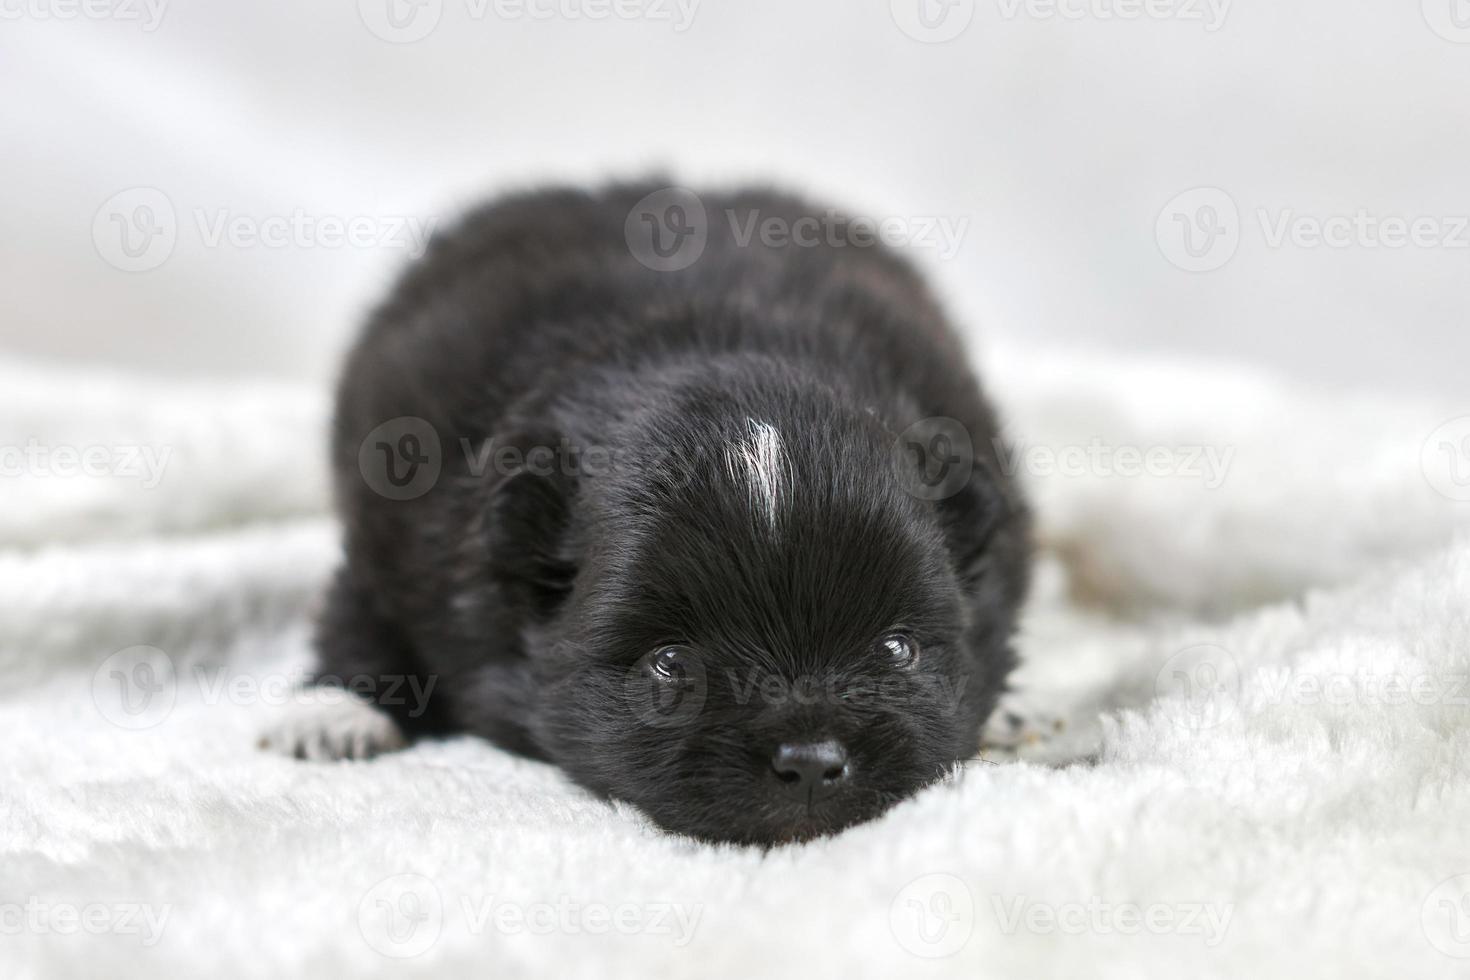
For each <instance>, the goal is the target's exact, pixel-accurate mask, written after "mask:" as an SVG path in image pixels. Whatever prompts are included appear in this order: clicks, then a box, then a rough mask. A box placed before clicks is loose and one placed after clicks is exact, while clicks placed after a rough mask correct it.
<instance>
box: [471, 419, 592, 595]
mask: <svg viewBox="0 0 1470 980" xmlns="http://www.w3.org/2000/svg"><path fill="white" fill-rule="evenodd" d="M494 446H495V448H496V451H497V455H496V457H495V459H496V460H497V462H496V466H497V472H498V473H499V478H498V480H497V481H496V482H495V483H494V485H493V488H492V490H491V495H490V501H489V510H488V513H487V515H486V534H485V542H484V543H485V547H486V548H487V549H488V552H489V561H490V571H491V575H492V576H493V577H494V578H495V580H496V582H497V583H498V584H499V585H500V586H501V588H503V589H504V590H505V591H506V593H507V595H508V596H509V597H511V598H513V599H515V600H517V601H518V602H520V603H523V604H524V605H525V607H526V608H527V609H528V610H529V611H530V612H531V614H532V615H533V616H534V617H535V618H537V619H544V618H546V617H547V616H550V615H551V614H552V613H554V612H555V611H556V608H557V607H558V606H559V605H560V604H561V602H562V600H564V599H565V598H566V596H567V594H568V593H569V592H570V591H571V588H572V578H573V577H574V576H575V575H576V573H577V566H576V562H575V560H574V558H573V550H572V548H571V543H570V542H569V541H568V540H567V535H568V529H569V527H570V524H571V498H572V495H573V494H574V493H575V491H576V477H575V475H574V474H575V472H576V469H575V465H576V463H575V461H574V460H569V459H567V458H565V455H566V452H565V448H564V445H563V443H562V442H561V440H559V439H557V438H555V437H548V436H547V435H546V434H544V433H543V434H541V435H539V436H538V435H536V434H532V433H516V434H514V435H511V436H508V437H499V438H497V439H496V440H495V441H494Z"/></svg>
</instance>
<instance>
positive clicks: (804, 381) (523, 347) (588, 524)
mask: <svg viewBox="0 0 1470 980" xmlns="http://www.w3.org/2000/svg"><path fill="white" fill-rule="evenodd" d="M773 229H774V233H773V231H772V230H773ZM873 231H874V229H873V228H872V227H871V226H868V225H864V224H861V223H858V222H854V221H849V220H847V219H844V218H842V217H839V216H838V215H836V214H835V213H833V212H831V211H829V210H826V209H820V208H813V207H811V206H809V205H807V204H805V203H803V202H802V201H799V200H796V199H793V198H790V197H786V196H781V195H777V194H771V193H765V192H745V193H737V194H730V195H715V194H710V195H702V196H699V197H696V196H695V195H693V194H692V193H690V192H687V191H678V190H663V191H660V190H658V189H657V188H656V187H653V186H616V187H612V188H608V189H606V190H603V191H600V192H597V193H584V192H579V191H574V190H557V191H550V192H544V193H537V194H530V195H525V196H517V197H512V198H508V199H504V200H501V201H499V202H496V203H493V204H491V205H489V206H487V207H484V208H482V209H480V210H478V211H475V212H474V213H472V214H470V215H469V216H468V217H466V218H465V219H464V220H463V221H462V222H461V223H460V225H459V226H458V227H457V228H455V229H454V230H453V231H452V232H450V233H448V234H443V235H440V236H439V237H437V238H436V239H435V240H434V241H433V243H432V244H431V246H430V248H429V251H428V252H427V254H426V255H425V257H424V258H423V259H422V261H420V262H419V263H418V264H417V265H416V266H414V267H413V268H411V269H410V270H409V271H408V272H407V274H406V275H405V276H404V277H403V279H402V281H401V282H400V283H399V284H398V286H397V288H396V289H395V290H394V292H393V293H392V295H391V296H390V297H389V299H388V301H387V302H386V303H384V304H383V305H382V306H381V307H380V308H379V309H378V310H377V311H376V313H375V314H374V315H373V317H372V318H371V320H370V322H369V323H368V325H367V329H366V331H365V332H364V334H363V336H362V337H361V339H360V340H359V342H358V343H357V345H356V348H355V349H354V350H353V352H352V354H351V356H350V358H349V360H348V363H347V368H346V372H345V375H344V376H343V379H342V383H341V387H340V390H339V392H338V403H337V415H336V423H335V428H334V432H333V440H332V462H333V468H334V473H335V481H336V493H337V503H338V506H339V508H340V511H341V515H342V519H343V522H344V524H345V530H346V542H345V544H346V562H345V564H344V566H343V567H342V569H341V571H340V573H339V574H338V576H337V579H336V581H335V582H334V583H333V585H332V589H331V593H330V596H329V599H328V606H327V609H326V612H325V615H324V617H323V619H322V622H321V627H320V636H319V647H320V657H321V659H320V682H321V683H322V684H326V685H340V686H349V687H351V688H352V689H353V690H354V691H356V692H357V693H358V694H359V695H361V699H360V700H358V701H357V702H356V704H357V707H356V708H355V709H353V710H355V711H356V712H357V715H356V716H355V717H350V716H347V715H344V716H343V719H345V720H342V719H339V720H338V721H333V722H330V723H327V724H324V725H320V726H318V727H315V728H312V729H310V730H307V731H298V732H295V733H294V734H291V735H289V736H288V737H287V738H286V739H285V740H284V741H285V744H284V746H283V747H284V748H286V749H287V750H288V751H294V752H296V753H297V754H298V755H301V756H306V757H321V756H325V757H345V756H356V757H362V756H365V755H370V754H372V753H374V752H378V751H383V750H384V749H387V748H393V747H396V746H397V745H399V744H401V743H402V741H403V733H406V734H407V735H408V736H410V737H411V736H414V735H418V734H437V733H452V732H470V733H474V734H477V735H481V736H484V737H485V738H488V739H491V740H492V741H494V742H496V743H497V744H499V745H502V746H504V747H506V748H508V749H511V750H513V751H516V752H519V753H523V754H525V755H528V756H532V757H535V758H539V759H545V760H548V761H550V762H552V763H555V764H556V765H558V766H560V767H561V768H562V769H563V770H565V771H566V772H567V773H568V774H569V775H570V776H571V777H572V778H573V779H575V780H577V781H578V782H579V783H581V784H583V785H585V786H587V787H588V788H590V789H592V790H594V791H597V792H599V793H603V794H607V795H610V796H613V797H617V798H620V799H623V800H627V801H630V802H632V803H634V804H636V805H637V806H639V807H641V808H642V809H643V810H644V811H646V812H647V813H648V814H649V815H650V816H652V817H653V818H654V819H655V820H656V821H658V822H659V823H660V824H662V825H663V826H664V827H666V828H668V829H670V830H674V831H679V832H683V833H687V834H692V835H694V836H697V837H701V838H705V839H709V840H730V841H740V842H750V843H761V844H769V843H773V842H779V841H785V840H795V839H803V838H807V837H810V836H813V835H816V834H821V833H829V832H832V831H835V830H838V829H840V828H842V827H845V826H847V825H850V824H852V823H854V822H857V821H860V820H864V819H868V818H871V817H873V816H875V815H876V814H878V813H880V812H882V811H883V810H884V809H885V808H887V807H888V806H890V805H891V804H893V803H894V802H895V801H898V800H900V799H903V798H904V797H906V796H908V795H910V794H912V793H913V792H915V791H916V790H917V789H919V788H920V787H922V786H924V785H926V784H928V783H930V782H932V781H934V780H936V779H938V778H940V777H942V776H943V775H944V774H945V773H947V772H948V771H950V770H951V769H952V768H953V767H954V766H955V765H956V764H957V762H959V761H961V760H964V759H965V758H966V757H968V756H970V755H972V754H973V753H974V752H975V751H976V748H977V741H978V737H979V731H980V728H981V725H982V723H983V722H984V721H985V719H986V717H987V716H988V715H989V714H990V712H991V710H992V709H993V707H994V706H995V702H996V699H997V696H998V695H999V694H1000V693H1001V692H1002V690H1003V689H1004V683H1005V678H1006V675H1007V673H1008V671H1009V670H1010V668H1011V666H1012V662H1013V654H1012V652H1011V649H1010V646H1009V641H1010V636H1011V633H1012V630H1013V625H1014V622H1015V617H1016V610H1017V605H1018V604H1019V602H1020V601H1021V599H1022V596H1023V593H1024V591H1025V585H1026V580H1027V563H1028V547H1027V545H1028V518H1027V512H1026V509H1025V507H1024V505H1023V503H1022V501H1021V499H1020V498H1019V496H1018V494H1017V491H1016V488H1015V487H1014V486H1013V485H1012V483H1011V482H1010V480H1009V479H1008V478H1007V477H1006V476H1005V474H1004V473H1003V472H1002V471H1001V468H1000V466H999V465H998V459H999V455H998V448H999V447H998V445H997V441H996V440H997V433H996V423H995V419H994V416H993V415H992V413H991V410H990V408H989V407H988V406H987V404H986V402H985V400H984V399H983V397H982V395H981V393H980V390H979V388H978V386H977V384H976V381H975V378H974V376H973V375H972V373H971V371H970V367H969V362H968V360H967V358H966V356H965V353H964V351H963V349H962V347H961V344H960V343H959V341H958V340H957V339H956V337H955V335H954V334H953V333H952V332H951V330H950V328H949V327H948V326H947V325H946V323H945V320H944V317H943V316H942V314H941V312H940V310H939V309H938V307H937V306H936V304H935V302H934V300H933V298H932V297H931V296H930V294H929V293H928V291H927V290H926V289H925V287H924V285H923V284H922V283H921V282H920V280H919V278H918V277H917V276H916V275H915V273H914V272H913V270H912V269H911V268H910V267H909V266H908V265H907V263H906V262H904V261H903V260H901V259H900V258H899V257H897V256H896V255H894V254H893V253H892V252H890V251H889V250H887V249H886V248H884V247H882V246H881V245H878V244H877V243H876V241H875V240H874V235H873ZM369 704H372V705H374V707H372V708H369V707H368V706H367V705H369Z"/></svg>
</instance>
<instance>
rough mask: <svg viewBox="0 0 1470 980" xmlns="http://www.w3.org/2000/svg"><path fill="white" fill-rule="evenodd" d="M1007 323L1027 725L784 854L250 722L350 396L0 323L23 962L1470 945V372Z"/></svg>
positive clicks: (510, 963) (535, 961)
mask: <svg viewBox="0 0 1470 980" xmlns="http://www.w3.org/2000/svg"><path fill="white" fill-rule="evenodd" d="M984 361H985V364H984V369H985V372H986V374H987V376H988V378H989V379H990V383H991V386H992V388H993V389H994V391H995V393H996V395H997V400H998V401H999V402H1000V403H1001V405H1002V407H1003V408H1004V409H1005V412H1006V414H1007V415H1008V417H1009V419H1010V423H1011V428H1012V430H1013V431H1014V434H1015V436H1016V438H1017V440H1018V443H1019V446H1020V449H1019V451H1018V453H1017V455H1016V456H1015V457H1014V461H1015V465H1017V466H1018V467H1019V468H1020V470H1021V472H1022V473H1023V474H1024V475H1025V478H1026V480H1027V482H1028V483H1029V484H1030V485H1031V487H1032V492H1033V494H1034V497H1035V499H1036V501H1037V505H1038V509H1039V512H1040V516H1041V528H1042V534H1043V548H1044V550H1043V555H1042V559H1041V569H1040V576H1039V583H1038V588H1037V593H1036V596H1035V600H1034V602H1033V603H1032V606H1031V608H1030V611H1029V614H1028V618H1027V624H1026V627H1025V630H1024V635H1023V637H1022V640H1021V647H1022V650H1023V655H1024V658H1025V666H1024V667H1023V669H1022V670H1021V671H1020V673H1019V675H1018V677H1017V681H1018V685H1019V687H1020V689H1021V690H1020V694H1019V698H1020V699H1021V701H1022V702H1023V703H1022V705H1021V707H1020V711H1021V712H1022V713H1023V714H1024V715H1026V717H1027V719H1028V722H1027V724H1028V726H1029V728H1028V730H1027V731H1028V732H1029V733H1030V735H1034V734H1035V733H1034V731H1032V730H1033V729H1035V728H1037V727H1040V728H1042V729H1043V730H1044V731H1045V737H1041V738H1035V739H1034V740H1033V739H1032V738H1031V737H1029V736H1028V735H1027V732H1023V733H1022V734H1023V736H1026V737H1022V738H1021V739H1020V740H1019V741H1020V742H1021V746H1020V748H1019V752H1018V755H1019V758H1017V753H1014V752H1011V751H1007V750H1004V749H996V750H993V751H991V752H988V753H987V759H986V760H979V761H976V762H975V763H974V764H972V765H971V766H969V767H968V768H967V770H966V771H965V772H964V773H963V774H962V775H961V776H960V777H959V778H957V779H956V780H954V781H953V782H951V783H949V784H945V785H942V786H937V787H934V788H932V789H931V790H929V791H927V792H925V793H924V794H922V795H921V796H920V797H919V798H917V799H915V800H913V801H911V802H909V803H907V804H904V805H902V806H899V807H898V808H896V809H895V810H893V811H892V812H891V813H889V814H888V815H887V816H885V817H884V818H883V819H881V820H879V821H877V822H875V823H872V824H868V825H865V826H861V827H857V828H855V829H853V830H851V831H849V832H847V833H845V834H843V835H841V836H840V837H837V838H835V839H831V840H825V841H820V842H817V843H813V844H808V845H804V846H798V847H790V848H784V849H779V850H776V851H774V852H771V853H769V854H761V853H758V852H755V851H749V850H740V849H726V848H715V847H708V846H704V845H701V844H697V843H693V842H690V841H687V840H681V839H676V838H672V837H669V836H666V835H665V834H663V833H660V832H659V831H658V830H656V829H655V828H653V827H652V826H651V825H650V824H649V823H648V822H647V821H646V820H645V819H643V818H642V817H641V816H640V815H639V814H638V813H636V812H634V811H633V810H631V809H629V808H626V807H620V806H610V805H607V804H604V803H601V802H598V801H596V800H594V799H592V798H591V797H589V796H588V795H587V794H585V793H583V792H582V791H580V790H578V789H577V788H575V787H573V786H571V785H569V784H568V783H567V782H566V781H565V780H564V779H563V778H562V777H561V776H560V775H559V774H558V773H557V772H556V771H554V770H552V769H550V768H547V767H544V766H541V765H537V764H533V763H529V762H526V761H523V760H518V759H515V758H512V757H510V756H508V755H506V754H504V753H502V752H499V751H497V750H496V749H494V748H491V747H490V746H488V745H485V744H482V743H480V742H478V741H475V740H470V739H458V740H451V741H448V742H444V743H438V744H425V745H420V746H417V747H414V748H412V749H411V750H409V751H406V752H403V753H399V754H396V755H391V756H387V757H384V758H381V759H379V760H377V761H374V762H371V763H362V764H336V765H318V764H310V763H301V762H295V761H290V760H287V759H283V758H278V757H275V756H272V755H268V754H263V753H260V752H258V751H256V748H255V740H256V734H257V732H258V731H260V730H261V728H262V727H263V726H264V725H266V724H268V722H269V720H270V719H271V717H272V715H273V713H274V712H277V711H281V710H287V706H286V703H287V702H290V701H291V700H292V698H293V693H292V684H293V683H294V681H295V680H296V679H297V677H298V674H299V671H300V670H301V668H302V666H303V664H304V663H305V659H306V654H307V643H308V624H309V621H310V617H311V612H312V608H313V604H314V602H315V601H316V597H317V595H318V592H319V590H320V588H321V586H322V583H323V580H324V577H325V576H326V574H327V573H328V571H329V569H330V567H331V566H332V564H333V562H334V560H335V558H336V553H337V545H336V540H335V532H334V528H333V524H332V521H331V519H330V517H329V516H328V514H327V500H326V498H327V494H326V489H325V480H324V473H323V469H324V467H323V443H324V438H323V426H324V421H325V415H326V407H327V406H326V400H325V397H324V395H323V393H322V392H320V391H317V390H313V389H307V388H293V387H281V386H266V385H209V386H190V385H182V384H177V383H161V382H157V381H151V380H146V379H130V378H117V377H110V376H102V375H96V374H80V373H76V372H72V371H61V370H58V369H43V368H40V367H38V366H36V365H29V364H21V363H15V362H5V361H0V453H3V456H0V467H3V469H4V472H3V475H0V486H3V487H4V496H3V503H4V506H3V507H0V546H3V551H0V667H3V669H4V676H5V679H6V683H5V685H4V689H3V693H0V976H4V977H11V978H30V977H48V978H49V977H58V976H99V975H105V976H109V977H116V978H125V977H150V978H151V977H162V976H206V975H208V976H221V977H222V976H229V977H235V976H242V977H269V978H276V977H282V976H390V975H392V976H423V977H430V976H432V977H441V976H475V977H497V978H504V977H514V976H589V977H590V976H596V977H599V978H601V977H608V976H629V977H638V978H640V980H644V978H652V977H662V976H667V977H684V976H696V975H704V976H711V975H715V976H732V977H753V976H775V977H783V976H791V977H802V978H806V977H809V976H814V975H837V976H847V977H856V976H875V977H877V976H882V977H890V976H928V975H934V976H940V975H944V976H954V977H979V976H999V977H1041V976H1055V977H1066V976H1096V975H1100V976H1117V977H1137V976H1168V975H1176V974H1184V973H1185V971H1186V970H1187V971H1188V974H1189V975H1196V976H1222V977H1224V976H1231V977H1238V976H1242V975H1250V976H1254V977H1266V976H1281V977H1296V976H1301V975H1310V976H1330V977H1351V976H1389V975H1392V976H1417V977H1451V976H1460V977H1463V976H1466V975H1467V974H1470V847H1467V846H1466V842H1467V839H1470V838H1467V828H1470V706H1467V705H1470V686H1467V681H1466V679H1467V676H1470V538H1467V537H1465V536H1463V535H1462V534H1460V532H1459V528H1461V527H1462V526H1463V525H1464V524H1465V523H1466V522H1467V518H1470V503H1465V502H1463V499H1464V498H1470V439H1467V436H1470V421H1463V420H1462V421H1460V422H1458V423H1455V422H1452V421H1451V420H1454V419H1456V418H1457V417H1459V416H1463V415H1464V414H1465V413H1467V412H1470V405H1453V404H1435V403H1433V402H1431V401H1429V400H1427V399H1426V400H1419V399H1415V398H1413V397H1406V398H1395V399H1389V398H1380V397H1369V396H1365V395H1360V394H1354V395H1348V394H1339V395H1334V396H1328V395H1322V394H1312V393H1304V392H1301V391H1298V390H1294V389H1292V388H1291V387H1290V386H1288V385H1286V384H1284V383H1283V382H1280V381H1278V380H1274V379H1271V378H1265V377H1259V376H1255V375H1250V374H1245V373H1234V372H1228V371H1222V370H1220V369H1218V368H1207V367H1202V366H1199V365H1187V364H1178V363H1162V362H1144V361H1139V360H1128V361H1120V360H1116V359H1108V358H1103V357H1097V356H1087V357H1083V356H1068V355H1061V354H1057V353H1055V352H1044V351H1016V350H994V351H986V352H985V357H984ZM1447 422H1449V423H1450V424H1449V425H1445V423H1447ZM1051 718H1054V719H1057V722H1058V724H1059V726H1060V727H1059V728H1058V727H1057V726H1053V725H1051V724H1050V723H1046V722H1038V719H1051ZM1013 734H1014V733H1012V732H1011V731H1010V729H1009V726H1007V725H1004V724H1002V725H1000V726H998V730H997V739H998V740H999V741H1004V740H1005V739H1008V738H1011V736H1012V735H1013ZM1012 740H1013V741H1014V739H1012Z"/></svg>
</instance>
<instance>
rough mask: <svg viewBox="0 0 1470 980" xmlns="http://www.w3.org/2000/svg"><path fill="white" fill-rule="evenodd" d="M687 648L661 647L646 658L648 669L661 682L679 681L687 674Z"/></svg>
mask: <svg viewBox="0 0 1470 980" xmlns="http://www.w3.org/2000/svg"><path fill="white" fill-rule="evenodd" d="M688 659H689V649H688V648H687V647H679V646H670V647H661V648H659V649H657V650H655V651H653V653H652V654H650V655H649V658H648V669H649V670H650V671H651V672H652V673H653V676H654V677H657V678H658V679H659V680H661V681H681V680H683V679H684V677H685V676H686V674H687V673H688Z"/></svg>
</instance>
